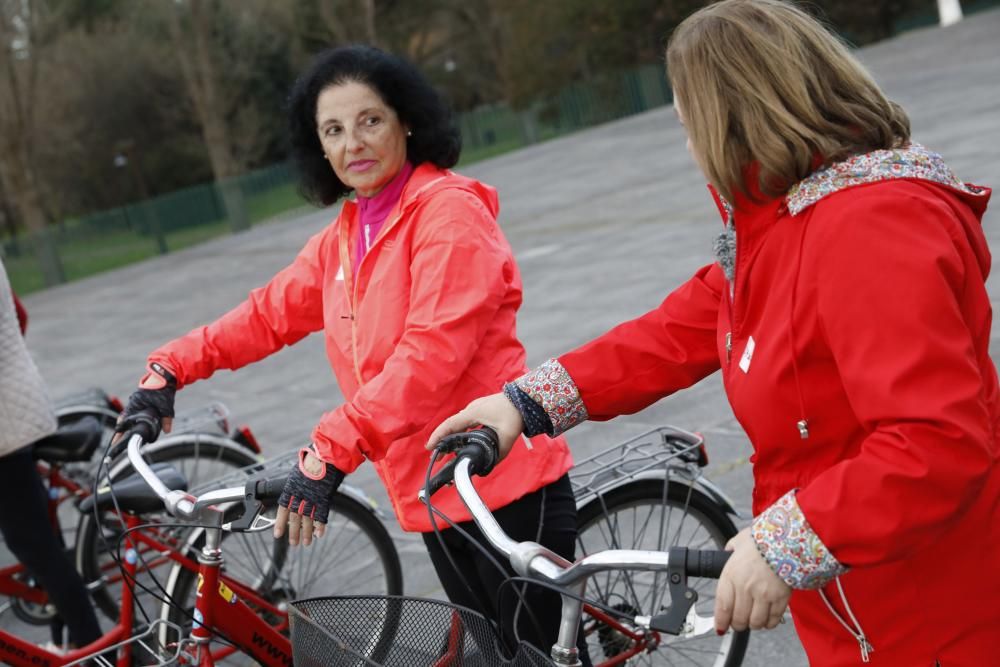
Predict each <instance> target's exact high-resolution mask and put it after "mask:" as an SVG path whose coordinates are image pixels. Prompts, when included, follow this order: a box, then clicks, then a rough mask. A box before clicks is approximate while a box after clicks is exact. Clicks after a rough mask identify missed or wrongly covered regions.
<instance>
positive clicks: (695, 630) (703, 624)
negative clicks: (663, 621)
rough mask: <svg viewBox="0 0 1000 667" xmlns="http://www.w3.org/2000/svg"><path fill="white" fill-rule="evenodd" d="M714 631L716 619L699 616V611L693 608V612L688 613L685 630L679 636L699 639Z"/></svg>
mask: <svg viewBox="0 0 1000 667" xmlns="http://www.w3.org/2000/svg"><path fill="white" fill-rule="evenodd" d="M714 631H715V618H714V617H712V616H699V615H698V610H697V609H695V608H694V607H693V606H692V607H691V610H690V611H689V612H688V615H687V618H685V619H684V628H683V629H682V630H681V633H680V634H679V635H677V636H678V637H681V638H684V639H688V638H690V637H698V636H700V635H704V634H707V633H709V632H714Z"/></svg>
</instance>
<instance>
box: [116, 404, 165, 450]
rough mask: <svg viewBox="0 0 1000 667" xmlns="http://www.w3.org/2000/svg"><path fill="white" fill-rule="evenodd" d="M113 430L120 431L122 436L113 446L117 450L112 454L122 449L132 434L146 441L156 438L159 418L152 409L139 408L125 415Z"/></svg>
mask: <svg viewBox="0 0 1000 667" xmlns="http://www.w3.org/2000/svg"><path fill="white" fill-rule="evenodd" d="M115 430H116V431H118V432H119V433H121V434H122V437H121V439H120V440H119V441H118V444H117V445H116V446H115V450H117V451H116V452H115V453H113V454H112V456H114V455H116V454H117V453H118V452H120V451H121V450H122V449H124V448H125V447H126V446H127V445H128V441H129V440H130V439H131V438H132V436H133V435H138V436H141V437H142V440H143V442H146V443H149V442H153V441H154V440H156V438H157V436H159V435H160V419H159V417H157V416H156V414H155V413H154V412H153V411H152V410H148V409H147V410H141V411H139V412H136V413H135V414H132V415H129V416H128V417H125V418H124V419H123V420H122V421H121V423H120V424H118V426H117V428H116V429H115Z"/></svg>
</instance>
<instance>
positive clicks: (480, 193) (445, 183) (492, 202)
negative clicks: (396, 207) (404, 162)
mask: <svg viewBox="0 0 1000 667" xmlns="http://www.w3.org/2000/svg"><path fill="white" fill-rule="evenodd" d="M450 188H455V189H459V190H464V191H466V192H468V193H470V194H472V195H474V196H475V197H476V198H477V199H479V200H480V201H482V202H483V204H484V205H485V206H486V208H487V210H489V212H490V213H491V214H492V215H493V217H496V216H497V215H498V214H499V212H500V198H499V197H498V196H497V191H496V189H495V188H492V187H490V186H489V185H486V184H485V183H481V182H479V181H477V180H476V179H474V178H469V177H468V176H462V175H461V174H457V173H455V172H453V171H451V170H450V169H441V168H440V167H436V166H434V165H433V164H430V163H428V162H425V163H423V164H421V165H418V166H417V168H416V169H415V170H414V171H413V175H412V176H410V180H409V182H408V183H407V184H406V188H404V189H403V196H402V198H401V207H402V208H406V207H408V206H411V205H413V204H416V203H417V202H419V201H422V200H423V199H424V198H426V197H429V196H431V195H433V194H434V193H436V192H440V191H441V190H446V189H450Z"/></svg>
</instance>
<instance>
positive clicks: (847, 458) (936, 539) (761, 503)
mask: <svg viewBox="0 0 1000 667" xmlns="http://www.w3.org/2000/svg"><path fill="white" fill-rule="evenodd" d="M879 153H886V154H887V155H878V154H872V155H869V156H861V157H860V158H858V159H855V160H852V161H850V162H849V163H846V164H844V165H837V166H835V167H833V168H831V169H829V170H826V171H824V172H819V173H817V174H816V175H814V177H811V178H810V179H807V181H804V182H803V183H802V184H800V185H799V186H797V187H796V188H793V190H792V191H790V192H789V195H788V196H787V197H783V198H781V199H776V200H771V201H766V202H763V203H753V202H751V201H749V200H746V199H740V200H738V201H736V202H735V214H734V217H733V223H734V225H735V230H736V243H737V250H736V266H735V275H734V280H733V281H732V282H730V281H728V280H727V279H726V277H725V276H724V275H723V271H722V269H721V268H720V266H719V265H718V264H713V265H711V266H707V267H705V268H703V269H702V270H701V271H699V272H698V273H697V274H696V275H695V276H694V278H692V279H691V280H690V281H689V282H688V283H686V284H685V285H683V286H682V287H680V288H679V289H678V290H676V291H675V292H674V293H672V294H671V295H670V296H669V297H667V299H666V300H665V301H664V302H663V303H662V305H661V306H660V307H659V308H657V309H656V310H654V311H652V312H650V313H648V314H646V315H644V316H642V317H640V318H638V319H636V320H633V321H631V322H627V323H625V324H622V325H620V326H618V327H617V328H615V329H613V330H612V331H610V332H608V333H607V334H605V335H604V336H602V337H600V338H598V339H597V340H595V341H593V342H591V343H589V344H587V345H585V346H583V347H581V348H579V349H577V350H575V351H573V352H571V353H569V354H566V355H564V356H562V357H560V358H559V359H558V362H551V363H558V364H561V365H562V367H563V368H564V369H565V372H566V373H568V375H569V377H570V378H571V382H572V384H575V387H576V390H577V391H578V392H579V397H580V399H581V400H582V403H583V406H584V407H585V415H587V416H588V417H589V418H590V419H596V420H603V419H610V418H612V417H614V416H617V415H620V414H624V413H632V412H635V411H638V410H640V409H642V408H643V407H645V406H647V405H649V404H651V403H652V402H654V401H656V400H658V399H659V398H661V397H663V396H665V395H667V394H670V393H671V392H673V391H676V390H678V389H681V388H683V387H686V386H688V385H690V384H692V383H694V382H696V381H697V380H699V379H701V378H702V377H705V376H706V375H708V374H710V373H712V372H713V371H715V370H718V369H720V367H721V370H722V374H723V380H724V385H725V389H726V393H727V395H728V398H729V401H730V403H731V405H732V407H733V411H734V413H735V415H736V417H737V418H738V419H739V421H740V423H741V424H742V426H743V428H744V429H745V430H746V433H747V435H748V436H749V438H750V441H751V442H752V444H753V447H754V454H753V456H752V457H751V460H752V461H753V464H754V478H755V488H754V493H753V509H754V513H755V514H759V515H760V516H759V517H758V519H757V520H756V521H755V539H758V540H759V541H758V546H760V547H761V550H762V552H764V553H767V554H768V559H769V561H770V562H771V564H772V566H774V567H775V568H776V571H778V572H779V574H782V575H785V574H789V573H791V576H790V577H788V578H786V581H790V582H791V581H793V580H794V576H796V575H797V574H798V573H801V572H806V571H807V570H808V569H809V568H815V567H831V569H830V571H828V572H827V574H828V575H830V576H833V575H837V574H840V575H841V576H840V577H839V581H840V583H841V584H842V585H843V589H844V593H845V595H844V597H845V598H846V601H847V602H846V605H848V606H849V607H850V610H851V611H852V612H853V614H854V616H855V617H856V621H857V622H856V623H855V622H852V620H851V619H850V614H849V613H847V610H846V609H845V602H844V599H843V598H842V597H841V596H840V593H839V592H838V591H837V588H836V582H835V581H833V582H830V583H826V584H823V583H820V584H819V585H820V586H822V588H821V589H820V590H823V591H824V592H825V594H826V595H827V597H828V598H829V599H830V600H831V602H832V604H833V605H834V607H835V608H836V610H837V612H838V614H839V615H840V616H841V617H842V618H844V619H846V620H847V623H848V624H849V625H850V626H851V627H852V630H851V632H850V633H849V632H848V631H847V630H845V629H844V627H842V626H841V624H840V623H839V622H838V621H837V619H836V618H835V617H834V616H833V615H832V614H831V613H830V611H829V610H828V609H827V608H826V605H825V604H824V602H823V601H822V599H821V598H820V593H819V590H815V589H814V590H797V591H795V593H794V594H793V597H792V614H793V617H794V618H795V621H796V625H797V629H798V632H799V636H800V637H801V639H802V641H803V644H804V646H805V648H806V651H807V652H808V654H809V657H810V662H811V664H813V665H857V664H859V663H860V662H861V655H860V651H859V642H858V640H857V639H856V638H855V637H852V634H851V633H857V634H860V631H863V633H864V635H865V637H866V638H867V640H868V642H869V643H870V644H871V646H872V647H874V651H873V652H872V653H871V656H870V657H871V660H872V664H874V665H928V666H930V665H933V664H935V663H934V661H935V660H938V661H940V664H941V665H985V664H991V663H992V661H994V660H996V656H995V651H996V644H997V641H998V640H1000V513H998V511H1000V467H998V465H997V463H998V458H1000V446H998V434H997V430H998V429H997V427H998V420H1000V405H998V386H997V374H996V370H995V368H994V364H993V362H992V361H991V359H990V356H989V342H990V328H991V324H992V312H991V307H990V299H989V296H988V294H987V292H986V288H985V285H984V283H985V280H986V277H987V275H988V272H989V268H990V252H989V248H988V246H987V242H986V239H985V237H984V234H983V230H982V227H981V224H980V220H981V217H982V215H983V212H984V210H985V208H986V203H987V201H988V199H989V195H990V192H989V190H988V189H986V188H975V187H971V186H965V185H964V184H962V183H961V182H960V181H957V179H954V177H953V176H951V174H950V172H948V171H947V168H946V167H944V165H943V163H941V162H940V158H938V157H937V156H935V155H933V154H928V153H926V152H925V151H922V149H920V148H919V147H914V148H913V149H910V150H906V151H901V152H894V151H884V152H879ZM525 386H528V385H527V384H526V385H525ZM569 425H570V424H566V425H563V426H569ZM557 426H558V425H557ZM557 430H562V429H557ZM803 436H806V437H803ZM795 489H798V491H797V493H795V491H794V490H795ZM779 501H780V502H779ZM796 514H797V515H799V516H800V522H799V524H798V525H797V524H796V523H795V515H796ZM801 516H804V521H802V520H801ZM759 523H762V524H764V525H763V528H764V529H763V530H761V531H760V534H758V532H757V530H756V529H757V528H758V527H759ZM768 530H770V533H769V534H768ZM792 532H795V533H796V534H798V535H800V536H802V535H803V534H805V536H806V538H811V539H812V541H809V539H806V538H803V541H802V542H801V543H799V544H791V545H789V544H788V543H787V542H788V540H789V539H790V538H789V533H792ZM817 537H818V540H816V539H815V538H817ZM768 540H772V541H773V543H772V544H770V545H767V544H765V542H767V541H768ZM782 541H784V543H782ZM768 548H770V549H771V551H770V552H768V551H767V549H768ZM831 556H832V558H831ZM775 559H777V560H775ZM781 559H784V560H781ZM845 572H846V573H845ZM813 574H815V573H813ZM823 581H829V578H827V579H825V580H823ZM809 587H810V586H809V585H806V584H804V585H803V588H809Z"/></svg>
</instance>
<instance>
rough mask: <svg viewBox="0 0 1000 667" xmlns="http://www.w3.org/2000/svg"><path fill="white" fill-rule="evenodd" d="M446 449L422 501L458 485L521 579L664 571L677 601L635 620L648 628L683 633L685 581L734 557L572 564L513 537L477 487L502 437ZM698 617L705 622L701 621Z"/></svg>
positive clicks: (717, 570)
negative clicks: (450, 454)
mask: <svg viewBox="0 0 1000 667" xmlns="http://www.w3.org/2000/svg"><path fill="white" fill-rule="evenodd" d="M442 445H444V446H443V447H441V448H442V449H444V450H445V451H454V452H456V456H455V459H454V460H453V461H450V462H448V464H446V465H445V466H444V467H443V468H441V470H439V471H438V473H437V474H436V475H434V477H433V478H432V479H431V482H430V484H429V487H428V489H422V490H421V491H420V493H419V496H418V497H419V498H420V500H421V501H423V502H425V503H428V504H429V503H430V496H431V495H433V493H434V492H436V491H437V490H438V489H440V488H441V487H442V486H444V485H445V484H448V483H449V482H454V484H455V488H456V489H457V491H458V494H459V496H460V497H461V499H462V502H463V503H464V504H465V507H466V508H467V509H468V510H469V513H470V514H471V515H472V518H473V520H474V521H475V522H476V525H477V526H478V527H479V529H480V531H481V532H482V533H483V535H484V536H485V537H486V539H487V540H488V541H489V542H490V544H492V545H493V547H494V548H496V549H497V550H498V551H499V552H500V553H502V554H504V555H505V556H507V557H508V558H509V559H510V563H511V566H512V567H513V568H514V570H515V571H516V572H517V573H518V574H520V575H521V576H530V577H536V578H539V579H542V580H543V581H548V582H551V583H553V584H555V585H557V586H563V587H574V586H577V587H578V586H579V585H581V583H582V582H583V581H585V580H586V579H587V578H588V577H590V576H591V575H593V574H596V573H598V572H605V571H609V570H633V571H644V570H645V571H661V572H662V571H666V572H667V573H668V578H669V582H670V583H669V585H670V588H671V589H672V592H673V593H674V594H672V596H671V599H673V600H674V601H675V602H674V604H673V605H672V608H671V610H670V611H669V612H668V613H666V614H661V615H659V616H655V617H648V616H647V617H637V620H639V619H640V618H642V619H644V621H645V624H646V625H647V626H648V627H651V628H652V629H654V630H661V631H664V632H669V633H671V634H680V632H681V631H682V629H683V628H684V625H685V622H686V621H689V620H690V619H689V612H693V604H694V601H695V600H696V599H697V593H696V592H695V591H693V590H691V589H689V588H688V587H687V577H689V576H691V577H708V578H714V579H717V578H718V577H719V575H720V574H721V573H722V568H723V567H724V566H725V564H726V562H727V561H728V560H729V557H730V556H731V555H732V552H729V551H716V550H705V551H702V550H692V549H687V548H684V547H672V548H670V549H669V551H667V552H663V551H647V550H639V549H610V550H606V551H600V552H597V553H593V554H589V555H587V556H584V557H583V558H580V559H578V560H577V561H576V562H575V563H570V562H569V561H567V560H566V559H565V558H563V557H562V556H560V555H558V554H556V553H555V552H553V551H551V550H549V549H547V548H545V547H543V546H542V545H540V544H537V543H535V542H517V541H515V540H513V539H511V538H510V536H508V535H507V534H506V533H505V532H504V531H503V529H502V528H501V527H500V524H499V523H497V520H496V518H494V516H493V513H492V512H491V511H490V510H489V508H488V507H487V506H486V504H485V503H484V502H483V500H482V498H480V496H479V493H478V492H477V491H476V488H475V486H473V484H472V476H473V475H485V474H487V473H489V472H490V471H491V470H492V469H493V466H494V464H495V463H496V461H497V459H498V458H499V455H498V451H499V450H498V439H497V437H496V433H495V432H494V431H493V429H486V428H482V429H477V430H475V431H469V432H466V433H460V434H456V435H453V436H448V437H447V438H445V439H444V440H442ZM439 447H440V445H439ZM484 450H486V451H485V452H484ZM688 592H690V593H691V595H688ZM696 618H697V620H699V621H705V619H702V618H700V617H696ZM702 625H704V624H703V623H702ZM706 627H707V626H706ZM703 631H707V630H705V629H704V627H702V628H700V629H698V630H697V633H698V634H700V633H701V632H703Z"/></svg>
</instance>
